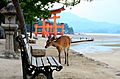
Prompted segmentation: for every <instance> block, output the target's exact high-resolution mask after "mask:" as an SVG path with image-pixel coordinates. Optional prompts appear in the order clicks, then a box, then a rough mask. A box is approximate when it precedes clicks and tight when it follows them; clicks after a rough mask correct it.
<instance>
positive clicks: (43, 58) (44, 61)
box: [42, 57, 50, 66]
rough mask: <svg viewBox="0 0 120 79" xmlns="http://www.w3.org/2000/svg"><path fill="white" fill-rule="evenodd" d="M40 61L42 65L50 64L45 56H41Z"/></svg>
mask: <svg viewBox="0 0 120 79" xmlns="http://www.w3.org/2000/svg"><path fill="white" fill-rule="evenodd" d="M42 61H43V62H42V63H43V65H44V66H50V64H49V63H48V60H47V57H42Z"/></svg>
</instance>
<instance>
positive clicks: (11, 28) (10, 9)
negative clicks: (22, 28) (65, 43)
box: [0, 1, 18, 58]
mask: <svg viewBox="0 0 120 79" xmlns="http://www.w3.org/2000/svg"><path fill="white" fill-rule="evenodd" d="M0 13H1V14H3V15H4V16H5V24H1V26H2V27H3V28H4V30H5V36H6V44H5V53H4V55H5V56H6V57H11V56H12V57H14V58H15V57H16V53H15V51H14V33H15V31H16V29H17V27H18V25H17V24H15V23H16V10H15V7H14V5H13V3H12V1H10V2H9V3H8V5H7V6H6V7H4V8H2V9H1V10H0Z"/></svg>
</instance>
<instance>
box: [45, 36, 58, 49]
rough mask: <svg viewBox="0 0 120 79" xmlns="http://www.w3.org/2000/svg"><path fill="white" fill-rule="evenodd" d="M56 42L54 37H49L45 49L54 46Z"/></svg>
mask: <svg viewBox="0 0 120 79" xmlns="http://www.w3.org/2000/svg"><path fill="white" fill-rule="evenodd" d="M55 40H56V38H55V37H54V36H53V37H51V36H49V37H48V40H47V41H46V45H45V48H48V47H49V46H52V45H53V42H54V41H55Z"/></svg>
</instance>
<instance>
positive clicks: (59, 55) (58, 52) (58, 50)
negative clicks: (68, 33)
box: [58, 49, 61, 63]
mask: <svg viewBox="0 0 120 79" xmlns="http://www.w3.org/2000/svg"><path fill="white" fill-rule="evenodd" d="M58 53H59V55H58V57H59V63H61V56H60V53H61V51H60V49H59V50H58Z"/></svg>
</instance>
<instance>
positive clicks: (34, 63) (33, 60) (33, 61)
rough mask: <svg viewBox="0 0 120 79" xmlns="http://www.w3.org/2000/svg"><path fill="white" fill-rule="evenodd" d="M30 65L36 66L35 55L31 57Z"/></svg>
mask: <svg viewBox="0 0 120 79" xmlns="http://www.w3.org/2000/svg"><path fill="white" fill-rule="evenodd" d="M31 63H32V65H34V66H37V63H36V58H35V57H32V62H31Z"/></svg>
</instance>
